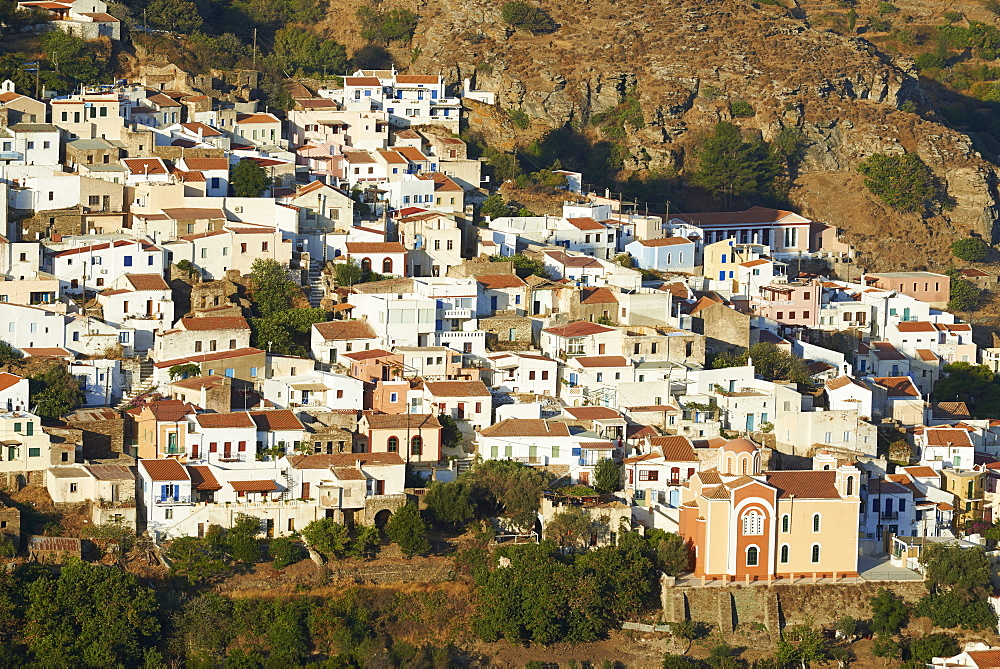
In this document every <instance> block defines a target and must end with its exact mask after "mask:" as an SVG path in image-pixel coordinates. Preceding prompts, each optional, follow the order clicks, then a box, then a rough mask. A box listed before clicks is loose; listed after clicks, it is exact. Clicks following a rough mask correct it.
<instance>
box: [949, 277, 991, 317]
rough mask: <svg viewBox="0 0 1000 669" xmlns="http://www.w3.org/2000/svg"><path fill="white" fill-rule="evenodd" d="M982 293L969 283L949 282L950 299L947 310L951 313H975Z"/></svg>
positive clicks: (959, 280)
mask: <svg viewBox="0 0 1000 669" xmlns="http://www.w3.org/2000/svg"><path fill="white" fill-rule="evenodd" d="M982 294H983V292H982V291H981V290H979V288H977V287H976V286H975V284H973V283H972V282H971V281H966V280H965V279H952V280H951V299H950V300H948V308H949V309H951V310H952V311H975V310H976V309H977V308H978V307H979V301H980V299H981V298H982Z"/></svg>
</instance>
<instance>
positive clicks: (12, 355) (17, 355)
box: [0, 341, 24, 364]
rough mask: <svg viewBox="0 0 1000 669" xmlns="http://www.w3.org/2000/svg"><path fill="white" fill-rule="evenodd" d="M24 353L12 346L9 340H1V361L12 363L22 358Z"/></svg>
mask: <svg viewBox="0 0 1000 669" xmlns="http://www.w3.org/2000/svg"><path fill="white" fill-rule="evenodd" d="M23 357H24V354H23V353H21V352H20V351H18V350H17V349H16V348H14V347H13V346H11V345H10V344H9V343H8V342H5V341H0V363H8V364H9V363H11V362H14V361H15V360H20V359H21V358H23Z"/></svg>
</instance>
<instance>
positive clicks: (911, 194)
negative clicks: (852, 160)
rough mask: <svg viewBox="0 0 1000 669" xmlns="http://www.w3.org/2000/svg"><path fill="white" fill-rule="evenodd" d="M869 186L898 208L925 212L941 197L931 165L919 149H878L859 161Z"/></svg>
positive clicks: (877, 194) (859, 166)
mask: <svg viewBox="0 0 1000 669" xmlns="http://www.w3.org/2000/svg"><path fill="white" fill-rule="evenodd" d="M858 172H860V173H861V174H863V175H864V176H865V177H867V178H866V179H865V186H867V187H868V190H870V191H871V192H872V193H873V194H874V195H876V196H877V197H878V198H879V199H881V200H882V201H883V202H885V203H886V204H888V205H889V206H890V207H892V208H893V209H895V210H897V211H902V212H923V211H925V210H927V209H928V208H930V207H931V206H932V205H933V204H934V203H935V202H936V201H938V200H939V199H940V194H939V191H938V186H937V181H936V179H935V178H934V174H933V173H932V172H931V169H930V168H929V167H927V165H926V163H924V161H923V160H921V159H920V156H918V155H917V154H915V153H905V154H903V155H901V156H887V155H885V154H884V153H875V154H872V155H871V156H869V157H868V158H866V159H865V160H864V162H862V163H861V164H860V165H858Z"/></svg>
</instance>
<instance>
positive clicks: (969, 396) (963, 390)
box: [931, 362, 1000, 418]
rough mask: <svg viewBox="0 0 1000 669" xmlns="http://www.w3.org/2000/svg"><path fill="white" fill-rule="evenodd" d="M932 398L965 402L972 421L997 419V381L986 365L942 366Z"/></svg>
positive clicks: (999, 408) (999, 395)
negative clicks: (973, 419) (972, 418)
mask: <svg viewBox="0 0 1000 669" xmlns="http://www.w3.org/2000/svg"><path fill="white" fill-rule="evenodd" d="M942 371H943V372H944V375H942V376H941V377H940V378H939V379H938V380H937V383H935V384H934V389H933V390H932V391H931V398H932V399H933V400H934V401H936V402H965V404H966V406H968V407H969V411H970V413H972V415H973V417H975V418H1000V379H998V378H997V376H996V375H995V374H994V373H993V372H992V371H991V370H990V368H989V367H987V366H986V365H973V364H971V363H968V362H953V363H949V364H947V365H945V366H944V368H943V369H942Z"/></svg>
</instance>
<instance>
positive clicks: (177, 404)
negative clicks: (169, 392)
mask: <svg viewBox="0 0 1000 669" xmlns="http://www.w3.org/2000/svg"><path fill="white" fill-rule="evenodd" d="M145 409H148V410H149V412H150V413H151V414H153V418H155V419H156V420H158V421H163V422H166V423H175V422H177V421H179V420H181V419H182V418H184V416H187V415H189V414H193V413H197V410H198V408H197V407H196V406H195V405H193V404H189V403H188V402H181V401H180V400H154V401H152V402H149V403H148V404H147V405H146V406H145ZM139 413H142V411H140V412H139Z"/></svg>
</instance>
